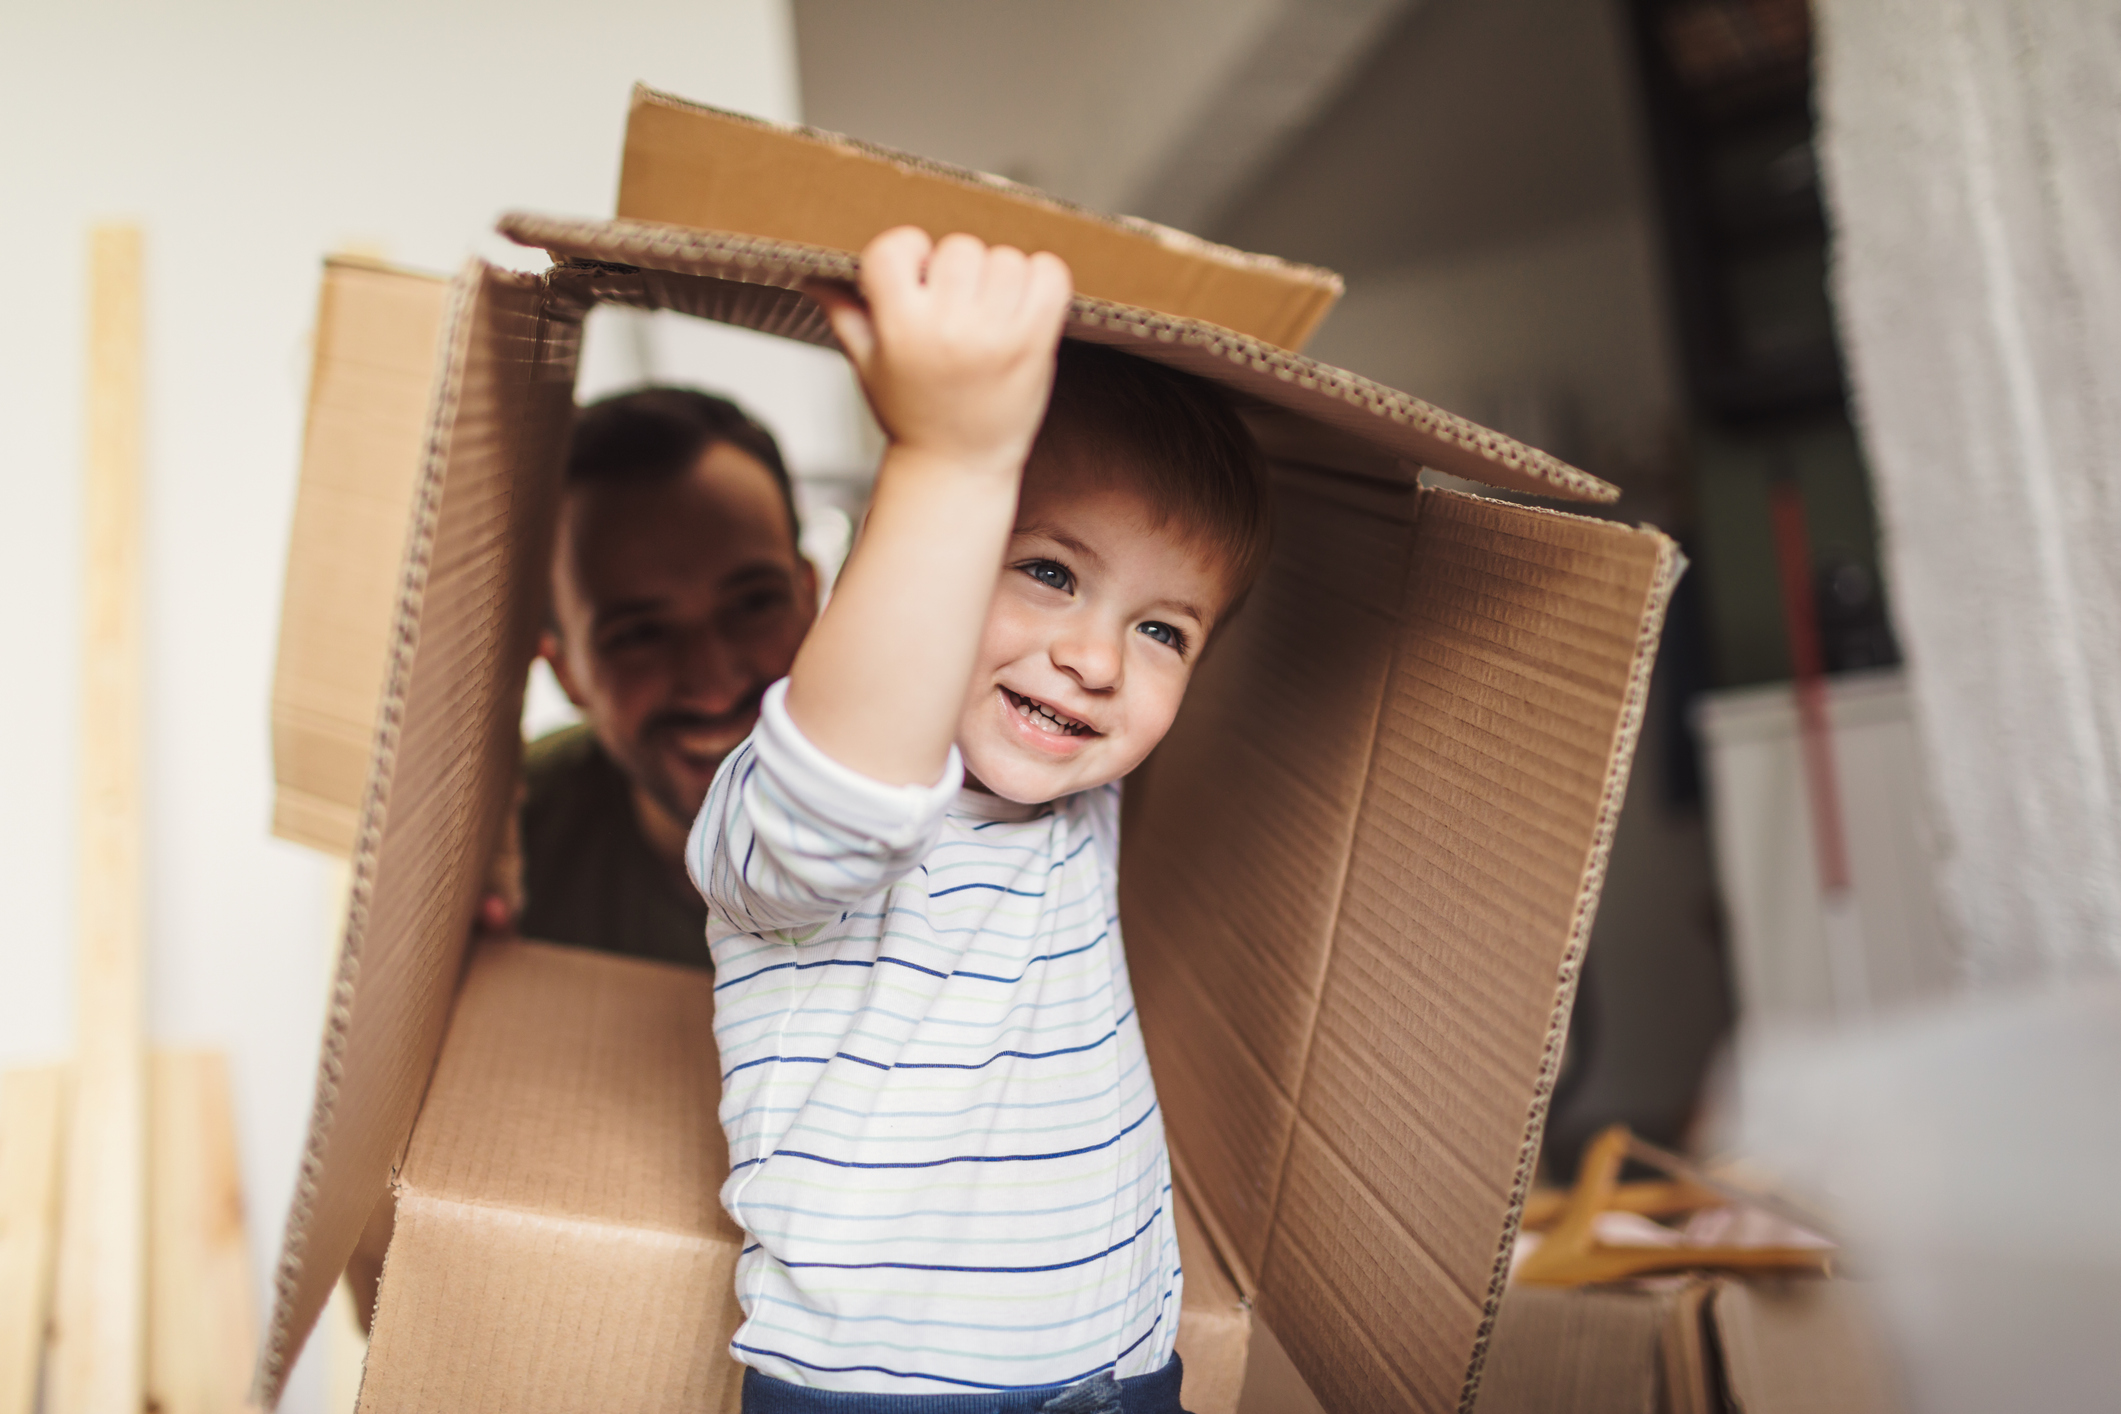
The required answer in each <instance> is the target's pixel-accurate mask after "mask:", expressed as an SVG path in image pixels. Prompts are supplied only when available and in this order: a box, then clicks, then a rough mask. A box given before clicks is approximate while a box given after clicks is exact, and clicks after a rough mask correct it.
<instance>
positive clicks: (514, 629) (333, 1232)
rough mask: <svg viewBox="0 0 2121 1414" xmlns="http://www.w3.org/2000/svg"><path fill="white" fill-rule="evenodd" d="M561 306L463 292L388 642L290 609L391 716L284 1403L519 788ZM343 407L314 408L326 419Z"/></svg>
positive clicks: (549, 492)
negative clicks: (294, 1364)
mask: <svg viewBox="0 0 2121 1414" xmlns="http://www.w3.org/2000/svg"><path fill="white" fill-rule="evenodd" d="M338 295H339V296H340V297H341V298H342V299H343V300H345V301H351V302H361V301H364V300H366V299H367V298H368V297H369V296H374V297H375V298H377V299H383V298H389V297H392V295H393V292H392V291H390V290H388V289H386V288H383V287H377V288H376V289H371V290H367V291H365V292H363V291H356V290H355V289H353V288H352V287H351V286H350V285H345V284H342V285H341V287H340V289H339V291H338ZM543 298H544V295H543V282H542V281H541V280H539V279H538V278H537V277H534V276H524V275H516V274H510V273H507V272H503V271H499V270H495V269H493V268H491V267H489V266H486V265H485V264H484V263H483V262H474V263H473V264H472V265H471V266H469V267H468V268H467V269H466V270H465V271H464V273H462V274H461V275H459V276H458V277H457V278H456V279H455V280H454V281H453V282H452V283H451V284H450V286H449V295H448V306H447V315H446V318H445V319H444V321H443V322H442V329H441V341H440V343H439V345H438V347H439V349H440V351H441V353H440V357H439V358H438V360H437V363H438V365H439V367H438V369H437V373H436V376H435V377H434V379H433V380H432V381H431V383H430V388H429V394H428V402H427V414H426V419H425V431H424V435H423V444H422V450H421V454H420V457H419V461H418V467H417V472H416V475H415V476H414V478H413V479H412V483H411V487H410V495H409V496H407V497H406V498H405V505H406V520H405V521H402V522H401V526H402V525H405V524H409V525H410V527H411V528H410V532H409V535H407V534H401V536H400V539H399V543H400V544H401V545H402V546H403V551H402V557H400V558H397V560H396V563H397V564H398V566H399V568H398V571H397V576H396V589H395V604H394V611H393V615H392V619H391V625H390V629H389V632H388V634H387V635H385V636H384V638H383V641H382V643H381V644H380V645H379V644H378V643H377V642H376V641H375V635H374V634H373V632H372V631H371V629H370V626H369V625H368V624H367V623H366V622H365V621H364V620H363V619H362V617H361V616H360V615H354V616H353V617H352V618H350V619H342V618H334V617H333V616H331V615H329V614H315V615H310V614H302V613H293V609H294V608H299V604H293V605H291V618H290V620H289V622H288V624H287V625H286V627H285V629H284V630H283V648H282V662H283V664H285V663H286V662H288V661H289V658H290V652H291V650H290V647H289V646H288V645H289V642H290V640H292V643H293V649H292V653H293V656H294V657H295V658H297V659H298V660H301V661H317V662H332V661H335V660H337V659H340V658H344V659H347V660H348V663H347V669H348V673H347V676H348V680H349V681H352V680H353V679H356V678H362V677H364V676H365V675H368V674H373V677H374V680H375V681H376V683H377V684H378V687H379V699H380V706H379V707H378V708H376V709H375V711H374V717H373V723H374V726H373V735H372V737H371V744H370V749H369V752H368V756H367V763H368V764H367V772H366V780H365V783H364V786H363V791H362V798H361V804H360V811H359V823H358V827H357V829H356V831H355V833H354V836H353V839H352V856H353V886H352V893H351V899H350V902H349V906H348V912H347V919H346V926H345V932H344V934H343V937H342V941H341V944H340V954H339V963H338V974H337V979H336V981H335V983H334V986H333V991H332V998H331V1007H330V1012H329V1014H328V1016H327V1019H326V1029H325V1036H324V1043H323V1053H322V1056H321V1059H320V1061H319V1064H318V1073H317V1093H316V1100H315V1105H314V1108H313V1110H312V1113H311V1117H310V1127H309V1137H308V1141H307V1146H306V1151H305V1154H304V1158H303V1162H302V1175H301V1179H300V1182H299V1184H298V1186H297V1191H296V1196H295V1202H294V1205H293V1208H292V1210H291V1211H290V1213H289V1216H288V1225H287V1235H286V1239H285V1242H284V1245H283V1246H282V1249H281V1253H280V1263H279V1273H278V1278H277V1281H276V1289H275V1293H274V1305H273V1315H272V1321H271V1325H270V1327H269V1330H268V1334H267V1338H266V1344H265V1349H264V1352H263V1354H262V1356H261V1360H260V1366H259V1374H258V1392H259V1395H260V1398H261V1400H262V1401H263V1402H264V1403H266V1404H268V1405H270V1404H271V1403H272V1402H273V1401H274V1400H276V1399H277V1397H278V1394H279V1389H280V1385H281V1382H282V1381H283V1380H284V1378H285V1376H286V1368H287V1364H288V1362H289V1360H290V1359H291V1358H292V1354H293V1352H294V1351H295V1350H297V1349H299V1347H300V1345H301V1342H302V1340H303V1338H304V1337H305V1336H306V1335H307V1334H308V1331H309V1328H310V1326H311V1325H312V1324H313V1323H314V1321H315V1320H316V1317H317V1313H318V1312H319V1311H320V1310H321V1309H322V1308H323V1306H324V1303H325V1301H326V1299H327V1298H328V1297H329V1296H330V1294H331V1289H332V1286H333V1284H334V1283H336V1282H337V1280H338V1277H339V1273H340V1271H341V1270H342V1269H343V1268H344V1266H345V1264H346V1259H347V1257H348V1255H349V1254H350V1253H351V1252H352V1251H353V1249H354V1245H355V1243H356V1242H357V1241H358V1239H359V1237H360V1233H361V1229H362V1226H363V1224H364V1223H365V1222H366V1221H367V1219H368V1215H369V1212H370V1210H371V1209H372V1208H373V1207H374V1206H375V1204H376V1200H377V1199H378V1198H379V1197H380V1196H381V1195H382V1193H383V1191H384V1188H385V1186H386V1185H387V1183H388V1182H389V1177H390V1169H391V1165H392V1163H393V1162H395V1161H396V1159H397V1156H398V1154H399V1152H400V1150H401V1149H402V1147H403V1145H404V1143H405V1139H406V1136H407V1135H408V1134H409V1133H410V1131H411V1128H412V1123H413V1118H414V1115H415V1114H416V1112H417V1111H418V1108H419V1104H420V1099H421V1096H422V1094H423V1093H424V1091H425V1089H426V1085H427V1080H428V1076H429V1074H430V1072H431V1070H432V1067H433V1064H434V1058H435V1053H436V1049H437V1048H438V1047H439V1045H440V1043H441V1038H442V1031H443V1027H444V1025H445V1023H446V1022H447V1020H448V1015H449V1006H450V1001H451V998H452V997H453V996H454V995H455V992H456V988H457V980H458V971H459V966H460V962H461V959H462V957H463V950H464V944H465V938H466V935H467V933H468V931H469V927H470V923H471V918H472V913H473V910H474V908H475V907H476V905H477V901H478V893H479V890H480V887H481V884H482V881H483V879H484V877H485V871H486V867H487V863H488V861H489V860H490V859H491V858H492V854H493V848H494V843H495V840H496V838H497V836H498V832H499V829H500V825H501V822H502V818H503V815H504V813H505V812H506V810H507V809H508V805H509V801H510V799H511V798H512V794H513V792H512V789H511V785H510V782H511V780H512V777H513V775H514V771H515V766H516V756H517V752H518V751H519V749H520V739H519V735H518V730H517V720H518V718H519V716H520V714H521V710H522V693H523V683H524V675H525V671H526V669H527V668H528V666H529V661H530V656H531V652H532V649H533V647H534V645H535V641H536V634H537V629H538V626H539V623H540V619H541V615H542V613H543V606H544V598H545V595H544V585H545V566H546V564H547V562H548V557H549V554H550V543H551V534H552V528H551V522H552V516H553V510H554V505H555V502H556V500H557V495H558V486H559V474H560V458H561V455H562V452H563V449H564V446H565V442H566V435H567V426H568V420H569V418H570V417H571V415H572V401H571V394H572V386H573V379H574V360H575V353H576V345H577V342H578V338H579V329H578V328H577V327H576V326H574V325H572V324H569V323H567V322H564V321H555V320H553V319H551V318H549V317H548V316H547V315H546V313H545V311H544V309H543ZM364 307H365V309H366V312H367V313H369V314H375V313H377V310H376V309H375V307H374V306H373V304H369V305H366V306H364ZM333 366H334V365H332V364H329V363H327V361H326V360H324V359H322V358H321V357H320V360H319V373H320V379H319V383H318V385H317V387H316V389H315V390H313V396H318V397H329V395H330V393H331V390H332V387H333V384H332V382H331V380H330V379H328V378H324V377H323V376H322V375H323V374H324V373H325V372H327V371H328V370H329V369H330V368H331V367H333ZM384 381H386V382H390V381H391V380H384ZM398 381H402V380H398ZM383 401H384V403H385V404H386V405H388V406H400V405H401V404H402V402H403V390H402V389H401V388H397V387H396V386H395V384H394V383H393V385H392V386H391V387H390V389H389V391H388V396H386V397H385V398H384V400H383ZM366 406H367V405H366V404H360V403H358V400H357V401H356V405H355V406H353V407H352V408H351V410H350V414H349V417H348V424H349V426H348V427H347V428H339V429H336V430H334V431H332V432H330V434H329V435H323V436H319V437H313V438H312V440H311V443H310V446H309V455H308V456H307V457H306V459H305V463H304V469H303V474H304V481H305V490H304V492H303V497H302V499H303V502H304V503H305V504H310V505H314V504H315V502H314V499H313V492H312V491H311V490H310V489H309V485H308V483H310V481H311V480H312V478H316V477H326V476H330V475H334V474H336V472H337V468H338V461H337V458H338V456H339V455H340V454H341V453H342V452H343V450H344V449H345V448H346V447H347V446H348V445H349V442H348V440H347V439H348V438H349V437H354V436H357V435H358V433H359V431H360V429H359V426H358V423H359V417H358V413H359V412H361V411H364V410H365V409H366ZM329 415H330V409H329V408H324V409H320V410H319V411H318V412H313V414H312V419H311V422H312V426H313V427H317V426H318V425H319V424H320V421H327V422H328V421H329ZM309 531H310V532H311V533H310V534H309V535H307V536H305V535H304V534H303V531H302V528H301V527H298V532H297V540H296V542H295V544H294V545H293V546H292V549H291V554H292V556H293V557H294V558H295V559H296V560H297V562H298V563H297V565H296V568H295V569H294V570H292V571H291V572H290V580H291V582H300V581H301V579H302V578H303V576H304V575H305V574H307V573H308V569H307V568H306V560H307V557H309V556H312V555H320V554H325V553H327V552H324V551H320V550H319V548H318V546H317V545H316V544H314V543H311V542H312V540H314V539H316V538H323V539H326V540H328V539H329V537H330V536H331V534H332V533H333V527H332V526H331V525H330V524H328V523H325V522H321V521H319V522H314V523H312V524H310V525H309ZM370 548H371V551H372V550H373V546H372V545H371V547H370ZM379 647H380V648H381V650H382V664H381V666H380V667H377V665H376V663H375V654H376V653H377V650H378V648H379ZM348 710H349V711H352V710H354V709H353V706H352V705H351V704H350V705H349V709H348Z"/></svg>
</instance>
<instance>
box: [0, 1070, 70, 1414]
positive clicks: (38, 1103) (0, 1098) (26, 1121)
mask: <svg viewBox="0 0 2121 1414" xmlns="http://www.w3.org/2000/svg"><path fill="white" fill-rule="evenodd" d="M65 1137H66V1070H65V1068H64V1067H63V1066H56V1065H54V1066H45V1067H42V1068H40V1069H36V1070H15V1071H10V1072H8V1073H7V1075H5V1076H0V1414H34V1411H35V1410H36V1407H37V1374H38V1371H39V1369H40V1368H41V1366H42V1361H43V1358H44V1335H45V1331H46V1329H47V1328H48V1327H49V1326H50V1324H51V1297H52V1261H53V1258H54V1256H55V1255H56V1254H57V1252H58V1249H59V1155H60V1150H61V1148H62V1147H63V1144H64V1141H65Z"/></svg>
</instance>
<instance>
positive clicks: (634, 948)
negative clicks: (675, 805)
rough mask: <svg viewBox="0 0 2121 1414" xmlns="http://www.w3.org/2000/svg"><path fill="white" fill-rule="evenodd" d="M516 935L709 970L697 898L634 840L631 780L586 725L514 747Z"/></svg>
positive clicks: (637, 831) (636, 826) (703, 911)
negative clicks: (519, 858)
mask: <svg viewBox="0 0 2121 1414" xmlns="http://www.w3.org/2000/svg"><path fill="white" fill-rule="evenodd" d="M523 777H524V784H525V788H526V789H525V794H524V797H523V813H522V829H523V915H522V922H521V928H522V934H523V936H524V937H526V938H541V939H544V940H545V941H547V942H554V943H570V944H572V945H574V946H575V947H580V948H593V949H595V950H597V951H599V952H615V953H624V954H625V955H626V956H628V957H645V958H650V959H653V960H655V961H657V962H676V963H682V964H683V965H685V966H687V967H712V966H713V965H714V964H713V962H712V960H711V959H710V958H709V957H708V954H707V904H706V901H705V900H703V899H702V898H701V897H700V896H699V893H698V892H697V891H696V890H695V889H693V888H692V886H691V885H690V884H689V883H681V882H680V881H679V880H678V879H676V878H675V877H673V875H672V873H671V871H670V867H669V865H667V864H665V863H664V862H663V861H662V860H661V859H658V858H657V857H656V855H655V853H654V852H653V851H652V850H650V849H649V847H648V841H647V840H646V839H645V838H643V837H642V834H641V827H640V823H639V822H638V821H637V820H635V818H634V814H633V791H632V783H631V782H630V781H629V780H628V779H627V777H626V773H625V772H624V771H622V770H620V769H619V767H618V765H617V764H616V763H615V762H613V761H612V759H611V758H610V757H609V756H608V755H606V754H605V751H604V748H603V746H602V745H601V744H600V743H599V742H598V741H597V739H596V733H595V732H594V731H592V730H591V729H590V727H589V725H588V724H587V723H583V724H581V725H579V726H572V727H566V728H563V729H562V730H560V731H556V732H551V733H548V734H547V735H545V736H542V737H539V738H538V739H537V740H536V741H534V742H532V743H531V744H530V745H529V747H528V748H526V749H525V751H524V753H523Z"/></svg>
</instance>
